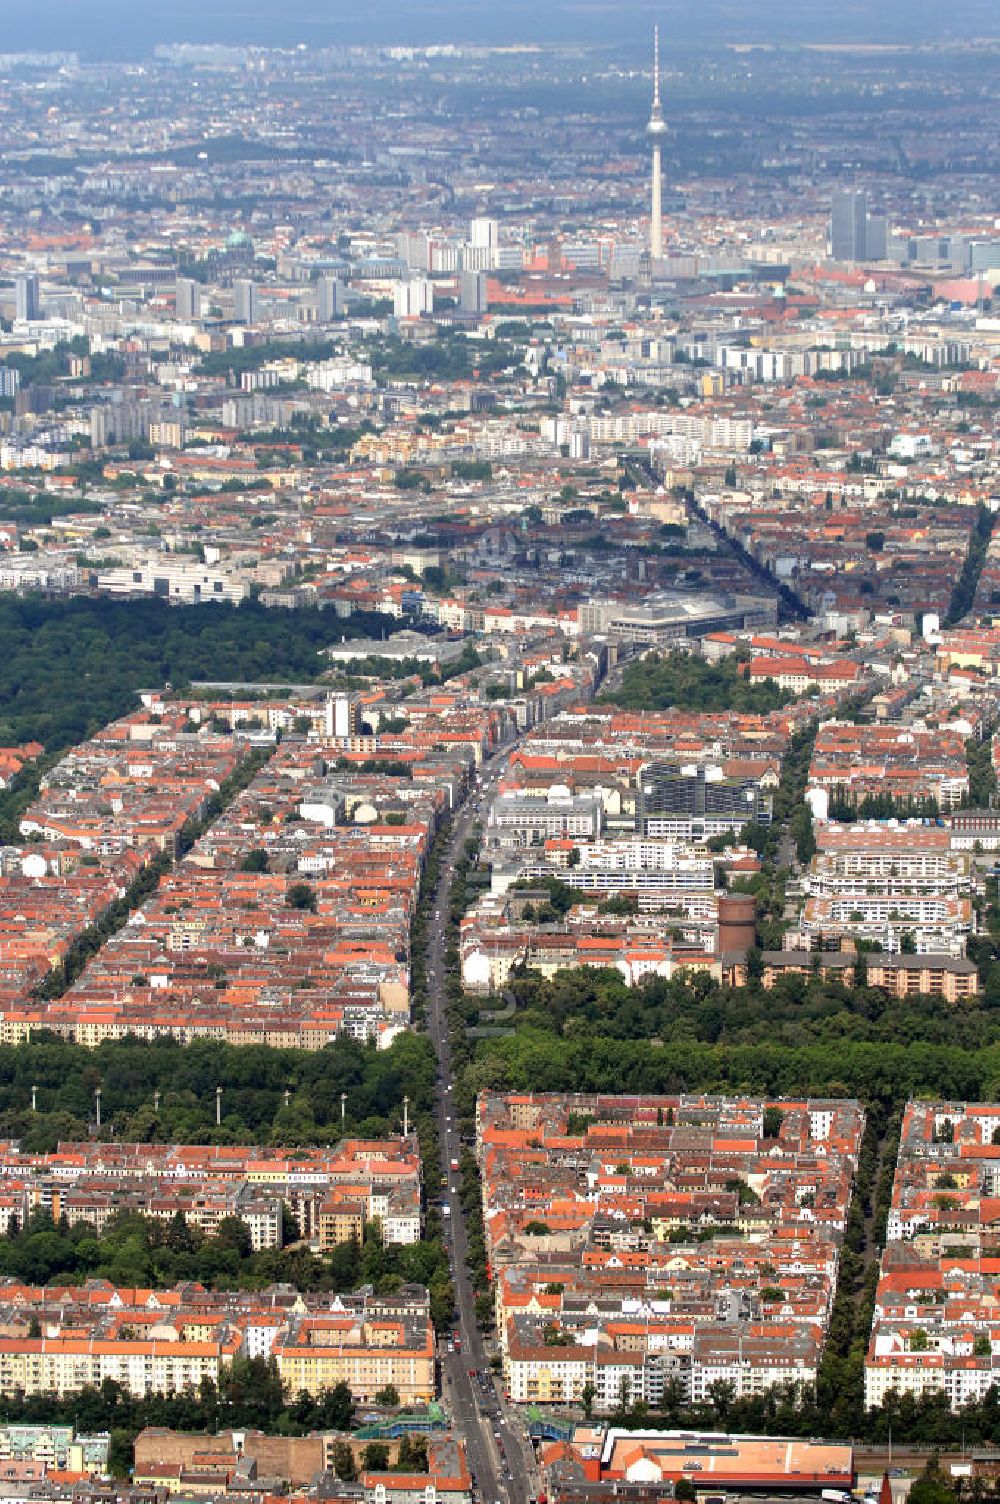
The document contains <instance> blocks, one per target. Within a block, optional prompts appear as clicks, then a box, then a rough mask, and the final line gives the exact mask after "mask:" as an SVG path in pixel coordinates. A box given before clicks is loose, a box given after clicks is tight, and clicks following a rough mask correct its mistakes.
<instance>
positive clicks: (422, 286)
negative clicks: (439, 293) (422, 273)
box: [392, 277, 434, 319]
mask: <svg viewBox="0 0 1000 1504" xmlns="http://www.w3.org/2000/svg"><path fill="white" fill-rule="evenodd" d="M392 311H393V313H394V314H395V315H396V318H397V319H419V318H421V317H422V316H423V314H425V313H433V312H434V284H433V283H432V282H428V280H427V279H426V277H412V278H411V279H410V280H409V281H407V282H397V283H396V286H395V288H394V289H393V298H392Z"/></svg>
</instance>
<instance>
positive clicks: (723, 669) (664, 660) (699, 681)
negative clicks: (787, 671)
mask: <svg viewBox="0 0 1000 1504" xmlns="http://www.w3.org/2000/svg"><path fill="white" fill-rule="evenodd" d="M744 670H745V664H743V663H742V662H741V661H738V660H737V659H736V658H735V657H731V658H723V659H722V660H721V662H719V663H708V662H706V660H705V659H704V658H702V657H700V656H699V655H698V654H697V653H667V654H665V655H664V656H662V657H659V656H657V655H656V654H653V655H651V656H649V657H646V658H640V659H638V660H637V661H636V662H635V663H630V664H629V665H628V667H627V668H626V669H625V672H624V674H623V676H622V684H621V688H620V689H617V690H615V692H614V693H613V694H609V695H602V696H601V703H604V704H614V705H621V706H622V707H623V708H624V709H625V710H666V709H667V708H668V707H670V706H672V705H681V706H683V707H684V709H685V710H709V711H713V710H737V711H747V712H756V713H757V714H761V715H764V714H766V713H767V712H768V711H769V710H777V709H779V708H780V707H781V706H782V705H787V704H788V702H789V700H791V699H792V698H793V696H792V695H790V694H789V693H788V691H787V690H784V689H779V687H778V685H777V684H775V682H774V680H773V679H765V680H764V681H763V682H762V683H760V684H751V682H750V680H749V679H748V678H747V676H746V673H745V671H744Z"/></svg>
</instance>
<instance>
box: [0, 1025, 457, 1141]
mask: <svg viewBox="0 0 1000 1504" xmlns="http://www.w3.org/2000/svg"><path fill="white" fill-rule="evenodd" d="M217 1085H221V1086H222V1087H223V1097H222V1124H221V1127H218V1128H217V1127H216V1125H215V1088H216V1086H217ZM32 1086H37V1088H38V1090H37V1103H38V1111H37V1112H32V1110H31V1088H32ZM97 1086H100V1088H101V1117H102V1131H103V1133H104V1135H105V1136H107V1137H109V1138H110V1137H115V1138H118V1139H127V1140H137V1141H139V1142H141V1143H188V1144H202V1143H230V1144H282V1145H287V1146H288V1147H289V1148H290V1149H294V1148H295V1146H297V1145H300V1144H332V1143H336V1142H337V1141H338V1140H339V1139H340V1138H341V1137H342V1136H343V1134H344V1132H347V1133H352V1134H357V1135H360V1136H366V1135H371V1136H377V1135H379V1134H383V1133H386V1132H389V1131H392V1132H397V1133H398V1132H399V1131H400V1128H401V1125H402V1109H403V1097H404V1095H407V1094H408V1095H409V1098H410V1111H411V1114H412V1115H414V1116H415V1118H416V1121H417V1124H418V1127H420V1126H421V1118H422V1117H423V1116H425V1115H429V1114H430V1112H431V1110H432V1108H433V1102H434V1053H433V1050H432V1048H431V1046H430V1042H429V1040H427V1038H426V1037H423V1036H418V1035H415V1034H404V1035H401V1036H400V1037H399V1038H398V1039H396V1040H395V1041H394V1042H393V1044H392V1045H391V1046H390V1047H389V1049H387V1050H377V1049H376V1048H375V1047H374V1045H363V1044H360V1043H358V1041H356V1040H354V1039H350V1038H348V1037H347V1036H341V1037H340V1038H338V1039H337V1040H336V1041H334V1043H332V1044H328V1045H327V1046H326V1047H325V1048H324V1049H322V1050H318V1051H308V1050H276V1049H268V1048H266V1047H265V1046H262V1045H260V1046H258V1045H244V1046H235V1045H226V1044H220V1043H216V1042H215V1041H211V1040H197V1041H195V1042H194V1043H193V1044H190V1045H182V1044H179V1043H177V1042H176V1041H175V1040H172V1039H166V1038H163V1039H154V1040H150V1041H142V1040H138V1039H123V1040H114V1041H106V1042H105V1043H103V1044H101V1045H98V1046H97V1048H96V1049H93V1050H90V1049H87V1048H85V1047H84V1046H83V1045H77V1044H71V1043H69V1042H68V1041H66V1040H62V1039H58V1038H55V1037H54V1036H49V1037H44V1036H36V1038H35V1039H33V1040H32V1041H31V1043H30V1044H22V1045H5V1046H0V1137H3V1138H17V1139H20V1141H21V1143H22V1146H23V1147H24V1148H25V1149H29V1150H31V1151H33V1152H39V1151H47V1150H51V1149H52V1148H54V1147H55V1144H56V1142H57V1141H58V1140H59V1139H79V1138H85V1137H86V1136H87V1133H88V1128H89V1126H90V1123H91V1119H92V1116H93V1109H94V1090H95V1088H96V1087H97ZM286 1090H287V1092H288V1094H289V1096H288V1101H287V1103H286V1101H285V1092H286ZM342 1092H343V1093H345V1094H346V1096H345V1102H344V1122H343V1124H342V1123H341V1101H340V1097H341V1093H342ZM155 1094H158V1095H155Z"/></svg>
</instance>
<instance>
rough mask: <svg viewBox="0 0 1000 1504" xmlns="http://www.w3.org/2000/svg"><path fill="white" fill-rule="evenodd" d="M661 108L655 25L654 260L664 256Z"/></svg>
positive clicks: (651, 251) (651, 116)
mask: <svg viewBox="0 0 1000 1504" xmlns="http://www.w3.org/2000/svg"><path fill="white" fill-rule="evenodd" d="M666 129H667V127H666V125H665V124H664V120H663V112H662V110H661V109H660V28H659V27H658V26H654V27H653V107H652V109H651V110H650V112H649V124H648V125H647V126H646V134H647V135H648V137H649V139H650V141H651V142H652V143H653V161H652V174H653V176H652V184H651V192H650V206H649V210H650V212H649V254H650V256H652V258H653V260H654V261H659V260H660V259H661V258H662V256H663V207H662V204H663V164H662V161H661V157H660V145H661V142H662V140H663V137H664V135H665V133H666Z"/></svg>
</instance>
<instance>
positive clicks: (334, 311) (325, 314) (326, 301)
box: [316, 277, 344, 324]
mask: <svg viewBox="0 0 1000 1504" xmlns="http://www.w3.org/2000/svg"><path fill="white" fill-rule="evenodd" d="M343 311H344V284H343V283H342V282H338V280H337V278H336V277H320V279H319V281H318V282H317V283H316V317H317V318H318V320H319V322H320V323H321V324H332V323H333V321H334V319H335V318H338V317H339V315H340V314H342V313H343Z"/></svg>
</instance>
